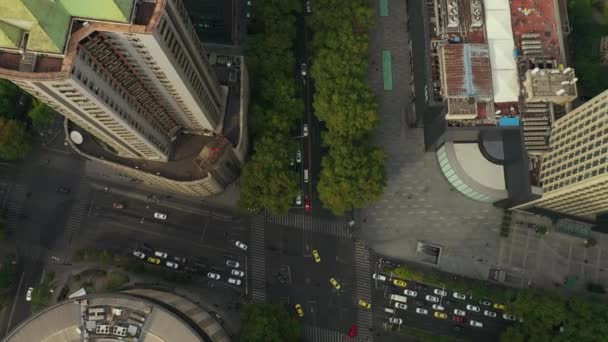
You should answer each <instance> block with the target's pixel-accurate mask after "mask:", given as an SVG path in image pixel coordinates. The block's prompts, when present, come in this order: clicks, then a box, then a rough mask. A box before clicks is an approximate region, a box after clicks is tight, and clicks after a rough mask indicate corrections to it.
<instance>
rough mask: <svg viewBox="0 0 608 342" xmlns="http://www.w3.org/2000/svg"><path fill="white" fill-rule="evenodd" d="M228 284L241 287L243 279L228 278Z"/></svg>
mask: <svg viewBox="0 0 608 342" xmlns="http://www.w3.org/2000/svg"><path fill="white" fill-rule="evenodd" d="M228 284H232V285H236V286H239V285H241V279H234V278H228Z"/></svg>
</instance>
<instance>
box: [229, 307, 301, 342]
mask: <svg viewBox="0 0 608 342" xmlns="http://www.w3.org/2000/svg"><path fill="white" fill-rule="evenodd" d="M241 323H242V327H241V332H240V336H239V341H242V342H283V341H290V342H297V341H300V336H301V327H300V322H299V321H298V319H297V318H296V317H295V314H293V313H289V312H288V311H287V310H286V309H285V307H283V306H280V305H277V304H267V303H261V304H247V305H245V306H243V307H242V309H241Z"/></svg>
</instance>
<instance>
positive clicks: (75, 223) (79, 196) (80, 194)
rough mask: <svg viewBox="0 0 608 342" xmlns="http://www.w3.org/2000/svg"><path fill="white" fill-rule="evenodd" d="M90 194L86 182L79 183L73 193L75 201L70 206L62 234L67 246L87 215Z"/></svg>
mask: <svg viewBox="0 0 608 342" xmlns="http://www.w3.org/2000/svg"><path fill="white" fill-rule="evenodd" d="M90 193H91V187H90V184H89V182H88V181H87V180H84V181H82V182H80V184H79V185H78V189H77V190H76V192H75V198H76V201H75V202H74V204H73V205H72V209H71V210H70V215H69V216H68V221H67V222H66V226H65V231H64V232H63V239H64V241H67V242H68V244H71V243H72V239H73V238H74V235H76V233H78V231H79V230H80V226H81V224H82V221H83V220H84V217H85V216H86V213H87V207H88V204H89V194H90Z"/></svg>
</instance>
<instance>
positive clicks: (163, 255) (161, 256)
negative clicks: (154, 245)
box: [154, 251, 167, 259]
mask: <svg viewBox="0 0 608 342" xmlns="http://www.w3.org/2000/svg"><path fill="white" fill-rule="evenodd" d="M154 256H157V257H159V258H163V259H166V258H167V253H165V252H159V251H156V252H154Z"/></svg>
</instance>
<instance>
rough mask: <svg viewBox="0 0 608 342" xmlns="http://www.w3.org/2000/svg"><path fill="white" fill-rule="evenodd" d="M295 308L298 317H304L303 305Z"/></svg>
mask: <svg viewBox="0 0 608 342" xmlns="http://www.w3.org/2000/svg"><path fill="white" fill-rule="evenodd" d="M295 308H296V314H297V315H298V317H304V310H303V309H302V305H300V304H296V306H295Z"/></svg>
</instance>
